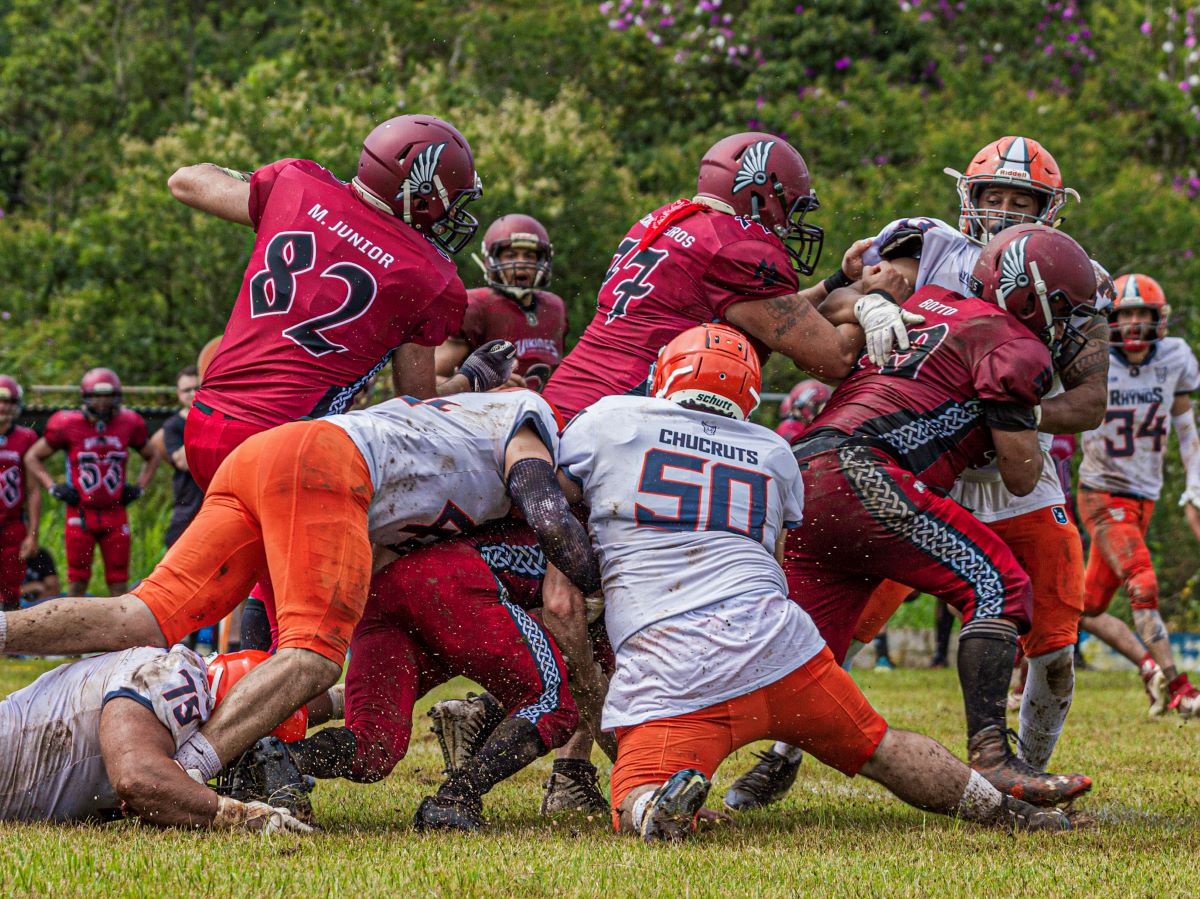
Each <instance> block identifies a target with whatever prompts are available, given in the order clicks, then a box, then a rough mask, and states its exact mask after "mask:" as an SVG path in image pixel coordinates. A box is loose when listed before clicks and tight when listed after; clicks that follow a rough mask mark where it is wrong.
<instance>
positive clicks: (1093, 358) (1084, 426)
mask: <svg viewBox="0 0 1200 899" xmlns="http://www.w3.org/2000/svg"><path fill="white" fill-rule="evenodd" d="M1084 333H1085V334H1086V335H1087V343H1086V344H1084V347H1083V349H1082V350H1080V351H1079V355H1077V356H1076V357H1075V358H1074V359H1073V360H1071V363H1070V364H1069V365H1067V366H1066V368H1064V369H1063V370H1062V371H1061V372H1060V373H1059V376H1060V377H1061V378H1062V383H1063V387H1064V388H1065V389H1064V390H1063V392H1062V393H1060V394H1058V395H1057V396H1052V397H1047V398H1045V399H1044V400H1042V421H1041V424H1039V425H1038V430H1040V431H1044V432H1045V433H1047V434H1078V433H1079V432H1080V431H1090V430H1092V429H1093V428H1098V427H1100V425H1102V424H1103V423H1104V413H1105V411H1106V409H1107V408H1108V352H1109V347H1110V346H1111V343H1110V341H1109V333H1108V322H1106V321H1105V320H1104V318H1103V317H1101V316H1096V317H1095V318H1094V319H1093V320H1092V321H1091V322H1090V323H1089V324H1088V325H1087V328H1086V329H1085V331H1084Z"/></svg>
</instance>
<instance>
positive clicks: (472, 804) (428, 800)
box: [413, 796, 487, 833]
mask: <svg viewBox="0 0 1200 899" xmlns="http://www.w3.org/2000/svg"><path fill="white" fill-rule="evenodd" d="M486 826H487V824H486V822H485V821H484V820H483V805H482V803H480V802H479V800H474V801H472V800H470V799H453V798H450V797H448V796H426V797H425V798H424V799H422V800H421V804H420V805H419V806H417V813H416V815H414V816H413V827H414V828H416V829H417V830H461V831H463V832H464V833H475V832H477V831H480V830H483V829H484V827H486Z"/></svg>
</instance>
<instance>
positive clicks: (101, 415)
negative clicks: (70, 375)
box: [79, 368, 121, 421]
mask: <svg viewBox="0 0 1200 899" xmlns="http://www.w3.org/2000/svg"><path fill="white" fill-rule="evenodd" d="M79 389H80V391H81V392H82V394H83V408H84V409H86V410H87V411H88V413H89V414H90V415H92V416H93V417H94V418H98V419H100V420H101V421H108V420H109V419H110V418H112V417H113V415H114V414H115V413H116V411H117V409H119V408H120V407H121V379H120V378H118V377H117V373H116V372H115V371H113V370H112V369H111V368H93V369H91V370H90V371H89V372H88V373H87V374H85V375H84V376H83V380H81V381H80V382H79Z"/></svg>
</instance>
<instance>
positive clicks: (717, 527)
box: [634, 449, 771, 543]
mask: <svg viewBox="0 0 1200 899" xmlns="http://www.w3.org/2000/svg"><path fill="white" fill-rule="evenodd" d="M709 465H711V466H712V467H711V468H709ZM668 468H676V469H682V470H683V471H694V472H697V473H700V474H703V473H704V471H705V470H706V469H708V484H707V485H705V486H701V485H700V484H696V483H691V482H688V481H676V480H672V479H671V478H669V477H667V472H666V470H667V469H668ZM770 480H771V479H770V478H769V477H767V476H766V475H765V474H763V473H762V472H760V471H750V470H748V469H745V468H735V467H734V466H732V465H725V464H723V463H720V462H716V463H714V462H712V461H711V460H710V459H702V458H700V457H699V456H685V455H684V454H683V453H672V452H669V451H668V450H660V449H652V450H649V451H648V452H647V453H646V457H645V459H644V460H643V462H642V480H641V483H639V484H638V493H639V494H645V495H647V496H668V497H672V498H674V499H676V500H677V501H678V503H679V512H678V514H676V515H674V516H672V515H663V514H660V513H658V512H655V511H654V510H653V509H649V508H647V507H645V506H643V505H641V504H640V503H638V504H637V505H636V506H635V507H634V513H635V516H636V521H637V526H638V527H640V528H655V529H657V530H661V531H698V530H705V531H729V532H730V533H733V534H741V535H742V536H744V537H749V538H750V539H751V540H754V541H756V542H758V543H762V540H763V525H764V524H765V522H766V520H767V483H768V482H769V481H770ZM735 485H740V486H741V490H740V491H738V492H741V493H744V501H741V502H738V504H737V506H738V508H740V509H741V510H742V514H743V515H744V520H745V524H746V527H744V528H742V527H738V526H737V525H736V524H734V523H733V522H732V521H730V518H731V511H732V509H733V508H734V491H735V490H737V489H738V488H737V487H736V486H735ZM739 499H743V498H742V497H739ZM706 500H707V502H706ZM706 505H707V509H706V510H705V509H704V507H705V506H706ZM702 510H703V515H704V524H703V526H701V523H700V518H701V514H702ZM739 523H740V522H739Z"/></svg>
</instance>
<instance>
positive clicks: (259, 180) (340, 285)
mask: <svg viewBox="0 0 1200 899" xmlns="http://www.w3.org/2000/svg"><path fill="white" fill-rule="evenodd" d="M249 212H250V220H251V222H252V223H253V224H254V228H255V230H256V231H257V232H258V237H257V239H256V240H255V242H254V252H253V253H252V254H251V256H250V264H249V265H248V266H247V267H246V275H245V278H244V279H243V281H242V289H241V292H240V293H239V294H238V299H237V305H235V306H234V309H233V313H232V315H230V317H229V323H228V324H227V325H226V326H225V335H224V337H223V338H222V340H221V348H220V349H219V350H218V351H217V354H216V356H215V357H213V360H212V363H211V364H210V365H209V367H208V370H207V371H206V372H205V374H204V384H203V386H202V387H201V388H200V391H199V392H198V393H197V395H196V399H197V401H198V402H200V403H203V404H205V405H207V406H211V407H212V408H214V409H217V410H218V411H220V412H224V413H226V414H227V415H229V416H231V417H233V418H236V419H239V420H241V421H245V422H249V423H251V424H255V425H261V426H262V427H272V426H274V425H277V424H282V423H283V422H286V421H293V420H296V419H302V418H319V417H321V416H324V415H330V414H334V413H338V412H344V411H346V408H347V407H348V406H349V403H350V400H351V399H352V398H353V396H354V394H355V393H356V392H357V391H358V390H359V389H360V388H362V387H363V385H365V384H366V382H367V380H368V379H369V378H370V377H371V376H372V375H374V374H375V373H377V372H378V371H379V370H380V369H381V368H382V367H383V366H384V365H385V364H386V363H387V361H388V359H389V358H390V357H391V354H392V352H393V351H394V350H395V349H396V348H397V347H399V346H400V345H401V344H404V343H418V344H421V345H423V346H437V345H438V344H440V343H442V342H443V341H444V340H445V339H446V338H447V337H449V336H450V335H451V334H453V333H454V332H455V331H457V330H458V328H459V326H460V325H461V323H462V317H463V313H464V311H465V309H466V301H467V297H466V288H465V287H463V284H462V281H461V280H460V279H459V277H458V272H457V270H456V269H455V267H454V263H453V262H452V261H451V260H450V257H449V256H447V255H446V254H445V253H443V252H442V251H441V250H440V249H439V248H438V247H436V246H435V245H434V244H433V243H432V242H431V241H429V240H427V239H426V238H425V237H423V236H422V235H421V234H419V233H418V232H417V231H415V230H413V229H412V228H410V227H409V226H408V225H405V224H404V223H403V222H402V221H400V220H399V219H397V218H393V217H391V216H388V215H386V214H384V213H382V212H380V211H378V210H376V209H372V208H371V207H369V206H367V205H366V204H365V203H363V202H362V201H361V200H359V199H358V198H357V197H356V196H354V194H353V192H352V191H351V190H350V188H349V186H347V185H346V184H344V183H343V182H341V181H339V180H338V179H337V178H335V177H334V176H333V175H332V174H331V173H330V172H328V171H326V170H325V169H323V168H321V166H319V165H317V164H316V163H315V162H312V161H310V160H306V159H282V160H280V161H279V162H275V163H272V164H271V165H268V166H266V167H264V168H261V169H259V170H258V171H257V172H255V173H254V177H253V179H252V180H251V182H250V207H249Z"/></svg>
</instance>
